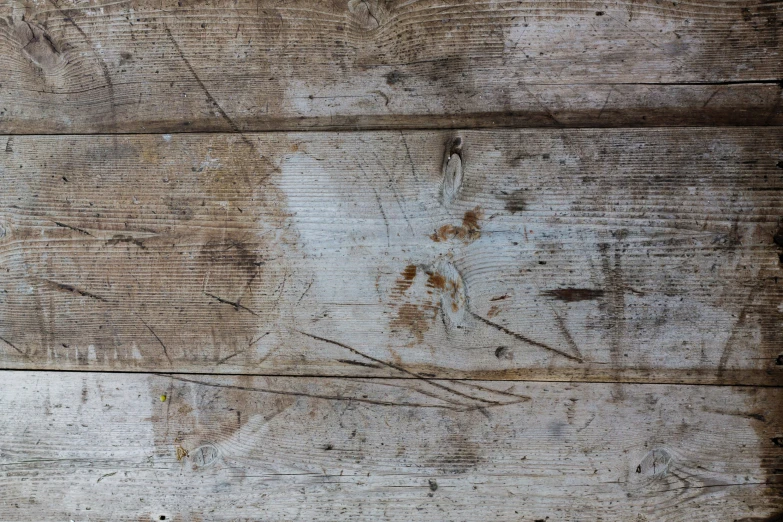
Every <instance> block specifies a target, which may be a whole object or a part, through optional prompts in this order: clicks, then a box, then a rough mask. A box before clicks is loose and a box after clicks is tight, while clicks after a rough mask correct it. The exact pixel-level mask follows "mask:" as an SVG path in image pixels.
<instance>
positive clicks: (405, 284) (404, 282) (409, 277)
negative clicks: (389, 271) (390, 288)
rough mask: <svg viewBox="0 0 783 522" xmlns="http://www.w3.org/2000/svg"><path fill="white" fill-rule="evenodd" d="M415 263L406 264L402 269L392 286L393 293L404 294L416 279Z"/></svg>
mask: <svg viewBox="0 0 783 522" xmlns="http://www.w3.org/2000/svg"><path fill="white" fill-rule="evenodd" d="M416 272H417V269H416V265H408V266H406V267H405V270H403V271H402V277H401V278H400V279H397V286H396V287H395V288H394V293H396V294H398V295H402V294H404V293H405V292H406V291H407V290H408V289H409V288H410V287H411V285H412V284H413V280H414V279H416Z"/></svg>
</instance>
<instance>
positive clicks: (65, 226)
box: [53, 221, 95, 237]
mask: <svg viewBox="0 0 783 522" xmlns="http://www.w3.org/2000/svg"><path fill="white" fill-rule="evenodd" d="M53 223H54V224H55V225H57V226H58V227H61V228H67V229H69V230H74V231H76V232H79V233H81V234H85V235H87V236H90V237H95V236H93V235H92V234H90V233H89V232H87V231H86V230H84V229H82V228H78V227H72V226H71V225H66V224H65V223H61V222H60V221H53Z"/></svg>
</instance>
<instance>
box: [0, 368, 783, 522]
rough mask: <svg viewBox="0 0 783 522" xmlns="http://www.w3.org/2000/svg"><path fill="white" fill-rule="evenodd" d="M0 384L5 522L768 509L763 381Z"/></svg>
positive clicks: (551, 516)
mask: <svg viewBox="0 0 783 522" xmlns="http://www.w3.org/2000/svg"><path fill="white" fill-rule="evenodd" d="M0 382H3V393H2V394H1V395H0V418H2V419H4V422H2V423H0V448H2V449H0V488H2V490H3V492H4V493H3V498H2V500H0V518H2V519H3V520H20V519H26V520H109V519H110V520H134V521H136V520H156V521H157V520H164V518H163V517H165V520H177V521H202V520H295V519H298V520H379V519H383V520H412V519H416V520H422V519H428V520H433V519H434V520H466V521H472V520H476V521H479V520H488V519H489V520H492V519H499V520H525V521H527V520H531V521H532V520H547V519H548V520H569V521H571V520H574V521H575V520H606V521H629V520H630V521H635V522H639V521H653V520H654V521H681V520H685V519H689V520H704V521H725V520H743V521H750V520H753V521H760V520H773V515H775V514H779V513H780V512H781V511H782V510H783V496H781V482H780V477H781V475H780V473H781V471H780V468H781V467H783V466H781V464H782V463H783V460H782V457H783V448H781V447H780V445H779V444H776V443H775V441H777V440H780V439H779V438H780V435H781V433H783V431H781V429H783V426H782V425H781V419H780V415H779V413H780V407H781V399H782V398H783V391H782V390H781V389H779V388H778V389H766V390H765V389H751V388H732V387H705V386H672V385H639V384H624V385H617V384H568V383H519V382H477V381H474V382H456V381H438V382H437V384H439V385H444V386H448V387H449V389H450V390H451V391H449V390H445V389H442V388H439V387H437V386H434V384H435V383H436V382H435V381H433V382H432V383H427V382H422V381H410V380H401V379H393V380H382V379H373V380H371V381H365V380H361V379H335V378H329V379H327V378H302V377H299V378H279V377H278V378H274V377H271V378H261V377H229V376H225V377H218V376H199V377H193V376H191V377H183V376H172V377H166V376H160V375H156V376H151V375H144V374H118V375H107V374H94V373H89V372H79V373H47V372H0ZM161 396H165V398H166V400H165V401H163V402H162V401H161ZM469 397H470V398H469ZM776 437H777V438H776ZM87 492H89V493H87ZM52 499H57V501H56V502H52ZM767 517H769V518H767Z"/></svg>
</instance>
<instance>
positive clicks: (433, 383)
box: [295, 329, 504, 405]
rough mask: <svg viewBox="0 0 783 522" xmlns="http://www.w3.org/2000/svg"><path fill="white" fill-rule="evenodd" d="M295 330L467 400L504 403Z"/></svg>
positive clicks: (340, 344)
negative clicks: (466, 391) (475, 394)
mask: <svg viewBox="0 0 783 522" xmlns="http://www.w3.org/2000/svg"><path fill="white" fill-rule="evenodd" d="M295 331H297V332H299V333H300V334H302V335H306V336H307V337H310V338H312V339H316V340H318V341H322V342H325V343H329V344H333V345H335V346H339V347H341V348H345V349H346V350H348V351H350V352H352V353H354V354H356V355H358V356H360V357H364V358H365V359H368V360H370V361H373V362H375V363H377V364H380V365H382V366H386V367H388V368H391V369H393V370H397V371H398V372H402V373H404V374H406V375H410V376H411V377H414V378H416V379H419V380H421V381H424V382H426V383H428V384H430V385H431V386H434V387H436V388H440V389H442V390H444V391H447V392H449V393H453V394H455V395H458V396H460V397H463V398H465V399H469V400H472V401H480V402H484V403H487V404H496V405H502V404H504V403H502V402H499V401H493V400H489V399H484V398H481V397H474V396H472V395H468V394H466V393H462V392H461V391H459V390H455V389H453V388H450V387H448V386H446V385H444V384H441V383H439V382H435V381H433V380H432V379H428V378H427V377H424V376H423V375H421V374H418V373H415V372H412V371H410V370H408V369H406V368H404V367H402V366H399V365H397V364H393V363H390V362H386V361H383V360H381V359H376V358H375V357H372V356H370V355H367V354H365V353H362V352H360V351H359V350H357V349H356V348H352V347H351V346H348V345H347V344H344V343H341V342H339V341H333V340H331V339H327V338H325V337H320V336H317V335H313V334H311V333H307V332H303V331H302V330H296V329H295Z"/></svg>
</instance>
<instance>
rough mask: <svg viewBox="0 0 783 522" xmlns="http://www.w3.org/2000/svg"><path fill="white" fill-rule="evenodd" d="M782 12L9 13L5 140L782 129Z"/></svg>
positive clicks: (312, 9) (621, 6)
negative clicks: (452, 130) (206, 133)
mask: <svg viewBox="0 0 783 522" xmlns="http://www.w3.org/2000/svg"><path fill="white" fill-rule="evenodd" d="M781 18H782V17H781V6H780V3H776V2H768V1H766V0H740V1H734V2H728V3H727V2H723V1H718V0H706V1H699V2H694V1H690V0H687V1H678V2H661V1H660V0H654V1H653V0H642V1H627V0H626V1H621V2H614V3H609V4H600V3H595V2H566V3H563V2H554V1H550V2H538V1H536V2H533V1H530V0H524V1H513V2H512V1H496V2H491V3H485V2H457V1H453V0H448V1H446V2H443V1H442V0H437V1H436V0H425V1H419V2H408V1H402V0H399V1H394V2H391V1H384V2H379V1H377V0H361V1H356V0H350V1H347V2H331V1H329V2H327V1H320V2H313V1H311V0H297V1H293V2H285V3H280V2H275V1H272V0H260V1H253V2H250V1H248V0H237V1H235V0H232V1H227V0H217V1H214V2H209V3H203V2H181V1H177V2H174V1H172V0H164V1H162V2H161V1H159V0H155V1H151V0H129V1H123V2H105V1H98V0H89V1H81V0H79V1H75V0H48V1H46V2H31V3H29V2H28V3H22V2H16V1H13V0H6V1H5V2H3V4H2V5H0V68H1V69H2V70H3V71H5V74H4V76H3V78H2V81H0V132H3V133H12V134H29V133H94V132H175V131H188V130H190V131H196V130H213V131H232V130H236V129H243V130H245V131H249V130H296V129H304V128H312V127H320V128H332V129H340V128H342V129H345V128H348V129H355V128H388V127H392V128H405V127H407V128H413V127H416V128H425V127H426V128H432V127H476V126H482V127H486V126H630V125H661V124H663V125H683V124H684V125H710V124H728V125H765V124H767V125H768V124H773V125H780V124H781V123H783V115H782V114H781V84H780V79H781V78H782V77H783V69H782V67H783V61H782V60H781V59H780V43H779V41H780V37H781V31H782V29H781V24H780V23H779V20H780V19H781Z"/></svg>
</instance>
